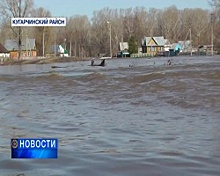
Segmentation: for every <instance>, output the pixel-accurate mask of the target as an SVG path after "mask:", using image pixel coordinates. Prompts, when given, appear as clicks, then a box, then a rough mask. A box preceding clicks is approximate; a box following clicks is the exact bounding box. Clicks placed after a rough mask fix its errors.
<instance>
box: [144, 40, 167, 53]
mask: <svg viewBox="0 0 220 176" xmlns="http://www.w3.org/2000/svg"><path fill="white" fill-rule="evenodd" d="M169 48H170V42H169V40H168V39H165V38H164V37H163V36H158V37H144V39H142V53H147V54H149V55H151V56H156V55H160V54H161V53H162V54H163V53H164V52H165V51H166V50H168V51H169Z"/></svg>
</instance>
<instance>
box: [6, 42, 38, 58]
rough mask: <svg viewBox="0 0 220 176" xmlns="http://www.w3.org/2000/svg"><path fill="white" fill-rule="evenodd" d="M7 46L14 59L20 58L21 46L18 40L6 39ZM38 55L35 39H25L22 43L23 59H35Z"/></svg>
mask: <svg viewBox="0 0 220 176" xmlns="http://www.w3.org/2000/svg"><path fill="white" fill-rule="evenodd" d="M5 48H6V49H7V50H8V51H9V52H10V57H11V58H12V59H18V54H19V47H18V41H16V40H6V41H5ZM36 57H37V49H36V45H35V39H25V40H22V43H21V59H34V58H36Z"/></svg>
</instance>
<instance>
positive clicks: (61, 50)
mask: <svg viewBox="0 0 220 176" xmlns="http://www.w3.org/2000/svg"><path fill="white" fill-rule="evenodd" d="M50 50H51V54H53V55H54V56H59V57H69V54H68V51H67V50H66V49H65V47H64V46H62V45H52V46H51V48H50Z"/></svg>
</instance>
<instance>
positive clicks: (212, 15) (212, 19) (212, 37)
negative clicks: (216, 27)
mask: <svg viewBox="0 0 220 176" xmlns="http://www.w3.org/2000/svg"><path fill="white" fill-rule="evenodd" d="M211 23H212V24H211V28H212V36H211V46H212V56H213V55H214V54H213V52H214V44H213V43H214V42H213V40H214V35H213V23H214V14H213V13H211Z"/></svg>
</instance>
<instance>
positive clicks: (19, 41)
mask: <svg viewBox="0 0 220 176" xmlns="http://www.w3.org/2000/svg"><path fill="white" fill-rule="evenodd" d="M18 10H19V12H18V13H19V18H21V0H19V9H18ZM18 60H21V26H19V27H18Z"/></svg>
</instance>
